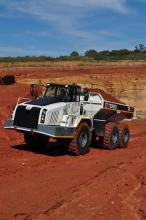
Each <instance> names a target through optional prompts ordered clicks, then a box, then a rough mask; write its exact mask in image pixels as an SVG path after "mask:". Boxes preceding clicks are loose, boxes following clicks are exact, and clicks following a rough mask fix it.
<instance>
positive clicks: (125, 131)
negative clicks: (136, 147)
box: [118, 123, 130, 148]
mask: <svg viewBox="0 0 146 220" xmlns="http://www.w3.org/2000/svg"><path fill="white" fill-rule="evenodd" d="M118 129H119V142H118V146H119V147H121V148H126V147H127V146H128V143H129V136H130V132H129V128H128V125H127V124H124V123H121V124H119V125H118Z"/></svg>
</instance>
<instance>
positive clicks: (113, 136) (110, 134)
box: [103, 122, 119, 150]
mask: <svg viewBox="0 0 146 220" xmlns="http://www.w3.org/2000/svg"><path fill="white" fill-rule="evenodd" d="M118 143H119V130H118V126H117V125H116V124H115V123H112V122H110V123H107V124H106V126H105V133H104V140H103V147H104V148H105V149H108V150H113V149H115V148H117V147H118Z"/></svg>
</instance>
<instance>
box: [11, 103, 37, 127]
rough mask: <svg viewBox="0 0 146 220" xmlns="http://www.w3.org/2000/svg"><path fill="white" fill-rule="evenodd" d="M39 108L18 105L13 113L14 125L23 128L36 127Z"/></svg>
mask: <svg viewBox="0 0 146 220" xmlns="http://www.w3.org/2000/svg"><path fill="white" fill-rule="evenodd" d="M39 114H40V108H37V107H33V108H31V109H30V110H27V109H26V106H18V107H17V110H16V114H15V119H14V125H16V126H19V127H25V128H33V129H37V126H38V118H39Z"/></svg>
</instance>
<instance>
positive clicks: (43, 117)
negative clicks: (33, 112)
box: [41, 109, 47, 123]
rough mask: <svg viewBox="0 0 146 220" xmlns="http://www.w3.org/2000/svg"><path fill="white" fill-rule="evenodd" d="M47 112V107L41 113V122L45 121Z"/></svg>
mask: <svg viewBox="0 0 146 220" xmlns="http://www.w3.org/2000/svg"><path fill="white" fill-rule="evenodd" d="M46 113H47V109H43V111H42V115H41V123H44V122H45V117H46Z"/></svg>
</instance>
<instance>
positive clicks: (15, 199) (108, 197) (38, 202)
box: [0, 84, 146, 220]
mask: <svg viewBox="0 0 146 220" xmlns="http://www.w3.org/2000/svg"><path fill="white" fill-rule="evenodd" d="M27 93H28V86H25V85H19V84H16V85H12V86H1V87H0V201H1V202H0V220H13V219H16V220H24V219H25V220H26V219H27V220H86V219H87V220H117V219H121V220H144V219H146V205H145V204H146V120H139V121H132V122H128V124H129V126H130V131H131V139H130V144H129V147H128V148H127V149H116V150H114V151H107V150H101V149H97V148H95V146H92V147H93V148H91V150H90V152H89V153H88V154H86V155H84V156H81V157H74V156H70V155H68V154H67V153H66V150H65V149H64V147H63V146H58V145H57V144H56V143H50V144H49V145H48V147H46V148H43V147H42V149H41V150H40V149H36V150H33V151H32V150H31V149H29V147H27V146H26V145H25V144H24V142H23V138H22V135H21V134H18V133H15V132H10V131H7V130H4V129H3V125H4V121H5V119H6V118H7V116H8V114H9V112H10V108H11V106H12V105H13V104H14V103H15V102H16V100H17V97H19V96H26V95H27Z"/></svg>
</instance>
